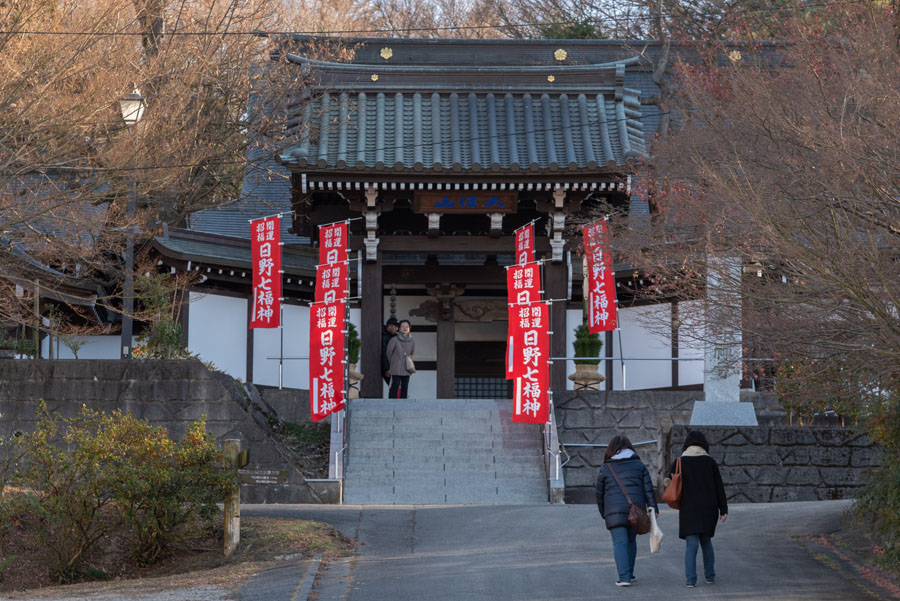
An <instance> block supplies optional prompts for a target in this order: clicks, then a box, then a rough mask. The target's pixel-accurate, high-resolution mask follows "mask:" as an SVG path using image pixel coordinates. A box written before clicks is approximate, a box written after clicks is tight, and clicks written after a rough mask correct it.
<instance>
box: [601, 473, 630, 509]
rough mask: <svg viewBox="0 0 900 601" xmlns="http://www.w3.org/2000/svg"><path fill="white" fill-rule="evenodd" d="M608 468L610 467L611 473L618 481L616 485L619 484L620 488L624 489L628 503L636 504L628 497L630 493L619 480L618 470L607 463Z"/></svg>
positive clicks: (623, 492)
mask: <svg viewBox="0 0 900 601" xmlns="http://www.w3.org/2000/svg"><path fill="white" fill-rule="evenodd" d="M606 467H608V468H609V471H610V472H612V475H613V478H615V479H616V484H618V485H619V488H621V489H622V494H623V495H625V500H626V501H628V504H629V505H634V503H632V502H631V497H629V496H628V492H627V491H626V490H625V487H624V486H622V481H621V480H619V476H618V474H616V470H614V469H613V466H612V464H610V463H607V464H606Z"/></svg>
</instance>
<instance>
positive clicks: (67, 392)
mask: <svg viewBox="0 0 900 601" xmlns="http://www.w3.org/2000/svg"><path fill="white" fill-rule="evenodd" d="M39 400H44V401H45V402H46V403H47V406H48V408H49V409H50V410H51V411H55V412H58V413H59V414H60V415H62V416H63V417H73V416H75V415H76V414H77V413H78V411H79V410H80V409H81V406H82V404H84V405H87V406H88V407H89V408H91V409H95V410H98V411H105V412H110V411H113V410H115V409H121V410H122V411H123V412H126V413H131V414H132V415H133V416H135V417H137V418H140V419H145V420H147V421H148V422H150V423H151V424H153V425H156V426H164V427H165V428H166V430H167V431H168V433H169V436H170V437H171V438H172V439H174V440H179V439H180V438H181V437H182V436H183V435H184V434H185V432H186V431H187V428H188V425H189V424H190V423H191V422H193V421H195V420H197V419H199V418H200V417H201V416H206V427H207V430H208V431H209V432H210V433H211V434H212V435H213V436H214V437H215V438H216V440H217V441H219V443H220V444H221V442H222V441H223V440H225V439H229V438H236V439H239V440H241V443H242V445H241V446H242V448H249V450H250V464H249V465H248V466H247V467H246V468H245V469H244V470H242V478H243V479H244V480H245V481H247V482H249V483H247V484H244V486H243V487H242V491H241V498H242V500H243V501H244V502H247V503H329V502H337V500H336V498H333V497H335V496H336V495H339V492H337V491H335V490H333V487H331V486H329V483H307V482H306V481H305V480H304V478H303V476H302V474H301V473H300V472H299V471H298V470H297V469H296V468H295V467H294V464H293V461H292V457H291V454H290V452H289V451H288V450H287V449H286V448H285V447H284V446H283V445H282V444H281V443H280V442H279V441H278V440H277V439H275V438H274V437H273V436H271V431H270V430H269V425H268V420H267V418H266V416H264V415H263V413H262V411H261V410H260V407H263V405H262V403H261V400H260V398H259V394H258V392H257V391H256V389H255V388H254V387H253V386H246V385H244V384H241V383H240V382H238V381H236V380H234V379H233V378H231V377H230V376H227V375H225V374H223V373H220V372H212V371H210V370H209V369H207V368H206V367H205V366H204V365H203V364H202V363H200V362H199V361H182V360H173V361H162V360H133V361H117V360H116V361H113V360H108V361H102V360H62V361H60V360H57V361H46V360H44V361H17V360H9V359H3V360H0V436H3V437H8V436H11V435H12V434H13V433H14V432H16V431H23V432H28V431H32V430H33V429H34V427H35V410H36V408H37V405H38V401H39Z"/></svg>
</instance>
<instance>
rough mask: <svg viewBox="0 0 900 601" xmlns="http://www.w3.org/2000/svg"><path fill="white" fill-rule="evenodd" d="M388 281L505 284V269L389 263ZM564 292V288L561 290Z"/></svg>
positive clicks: (386, 273)
mask: <svg viewBox="0 0 900 601" xmlns="http://www.w3.org/2000/svg"><path fill="white" fill-rule="evenodd" d="M384 278H385V279H386V280H387V281H388V282H397V283H403V284H442V283H444V282H449V283H453V284H463V285H469V284H497V285H499V286H503V287H505V286H506V269H504V268H503V267H484V266H482V267H478V266H474V267H473V266H463V265H444V266H441V265H437V266H433V267H430V266H424V265H422V266H414V265H391V266H386V267H385V268H384ZM563 294H565V290H563Z"/></svg>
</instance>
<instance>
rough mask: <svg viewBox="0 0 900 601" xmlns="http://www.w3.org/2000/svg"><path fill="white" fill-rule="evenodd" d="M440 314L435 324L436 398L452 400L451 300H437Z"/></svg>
mask: <svg viewBox="0 0 900 601" xmlns="http://www.w3.org/2000/svg"><path fill="white" fill-rule="evenodd" d="M438 301H439V302H440V303H441V312H440V314H439V316H438V323H437V398H439V399H452V398H453V380H454V378H455V377H456V331H455V327H454V324H455V322H454V321H453V298H452V297H444V298H440V297H439V298H438Z"/></svg>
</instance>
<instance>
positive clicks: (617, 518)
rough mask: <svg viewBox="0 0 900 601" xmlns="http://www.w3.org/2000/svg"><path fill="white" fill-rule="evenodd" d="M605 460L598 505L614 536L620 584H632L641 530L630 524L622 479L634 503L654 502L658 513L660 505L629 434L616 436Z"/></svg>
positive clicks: (647, 504)
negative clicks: (636, 529) (638, 530)
mask: <svg viewBox="0 0 900 601" xmlns="http://www.w3.org/2000/svg"><path fill="white" fill-rule="evenodd" d="M603 462H604V463H603V467H601V468H600V474H599V475H598V476H597V508H598V509H600V515H601V516H603V519H604V521H605V522H606V529H607V530H609V533H610V535H611V536H612V541H613V557H615V560H616V570H617V571H618V572H619V579H618V580H617V581H616V586H631V581H632V580H634V560H635V557H637V533H636V532H635V531H634V530H633V529H632V528H631V526H630V525H629V524H628V509H629V506H628V501H627V500H626V499H625V493H623V492H622V488H621V487H620V486H619V483H618V482H621V483H622V486H624V487H625V490H626V491H628V496H629V497H630V498H631V502H632V503H634V504H636V505H638V506H640V507H644V508H646V507H650V506H652V507H653V511H656V514H657V515H659V507H658V506H657V504H656V495H655V494H653V482H652V481H651V480H650V472H648V471H647V467H646V466H645V465H644V463H643V462H642V461H641V460H640V458H639V457H638V456H637V453H635V452H634V447H633V446H631V441H630V440H628V437H627V436H621V435H617V436H613V438H612V440H610V441H609V445H607V447H606V454H605V455H604V457H603ZM613 472H615V476H614V475H613ZM616 476H618V479H619V480H618V482H617V481H616Z"/></svg>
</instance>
